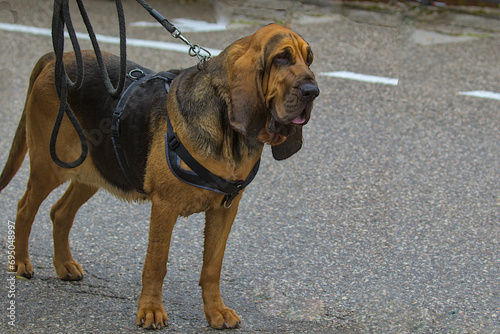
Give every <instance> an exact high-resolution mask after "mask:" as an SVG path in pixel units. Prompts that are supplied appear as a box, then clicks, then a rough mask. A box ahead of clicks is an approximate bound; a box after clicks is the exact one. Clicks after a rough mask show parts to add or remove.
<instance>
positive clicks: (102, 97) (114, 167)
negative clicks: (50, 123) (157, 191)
mask: <svg viewBox="0 0 500 334" xmlns="http://www.w3.org/2000/svg"><path fill="white" fill-rule="evenodd" d="M105 61H106V66H107V68H108V72H109V74H110V78H111V81H112V82H116V81H117V80H118V71H119V65H118V64H119V62H118V57H116V56H109V57H106V58H105ZM134 68H140V69H142V70H143V71H144V72H145V73H152V71H151V70H149V69H146V68H144V67H142V66H139V65H137V64H135V63H133V62H128V63H127V71H130V70H132V69H134ZM67 72H68V74H69V75H70V76H71V75H72V74H73V72H74V66H67ZM131 83H132V80H130V79H128V78H127V80H126V86H128V85H130V84H131ZM166 97H167V94H166V91H165V82H164V81H163V80H160V79H158V80H152V81H149V82H147V83H146V84H145V85H144V89H139V90H137V91H136V93H135V94H134V95H133V96H131V97H130V99H129V101H128V103H127V105H126V107H125V110H124V112H123V115H122V120H121V138H122V145H123V148H124V152H125V155H126V156H127V160H128V161H129V164H130V167H131V170H132V173H133V174H134V176H135V178H136V179H137V180H140V181H141V184H143V183H144V176H145V170H146V163H147V157H148V154H149V149H150V145H151V140H152V138H151V136H150V133H151V122H150V121H151V115H150V111H154V113H155V114H159V113H161V112H162V111H163V112H166ZM118 100H119V99H117V98H113V97H111V96H109V95H108V94H107V92H106V89H105V86H104V84H103V82H102V78H101V77H100V74H99V70H98V67H97V63H96V62H95V60H94V61H89V62H87V63H86V67H85V79H84V83H83V86H82V88H81V89H80V90H77V91H70V93H69V96H68V101H69V103H70V106H71V108H72V109H73V110H74V111H75V114H76V115H77V117H78V118H79V120H80V122H82V126H83V127H84V129H85V131H86V134H87V139H88V141H89V146H90V155H91V157H92V160H93V162H94V164H95V166H96V168H97V169H98V170H99V172H100V173H101V175H102V176H103V177H104V178H105V179H106V180H107V181H108V182H109V183H111V184H112V185H114V186H115V187H117V188H119V189H121V190H123V191H131V190H134V187H133V186H132V185H131V184H129V182H128V181H127V179H126V177H125V176H124V175H123V172H122V170H121V168H120V165H119V163H118V160H117V158H116V155H115V152H114V148H113V144H112V142H111V117H112V114H113V112H114V109H115V107H116V105H117V103H118ZM83 114H85V117H83Z"/></svg>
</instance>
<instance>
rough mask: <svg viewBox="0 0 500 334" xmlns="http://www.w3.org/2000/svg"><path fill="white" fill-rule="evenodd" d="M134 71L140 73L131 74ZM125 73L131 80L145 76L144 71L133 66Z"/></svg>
mask: <svg viewBox="0 0 500 334" xmlns="http://www.w3.org/2000/svg"><path fill="white" fill-rule="evenodd" d="M135 72H138V73H140V75H139V76H137V75H134V74H132V73H135ZM127 75H128V77H129V78H130V79H132V80H139V79H140V78H142V77H143V76H145V75H146V73H144V71H143V70H141V69H140V68H134V69H133V70H131V71H130V72H128V74H127Z"/></svg>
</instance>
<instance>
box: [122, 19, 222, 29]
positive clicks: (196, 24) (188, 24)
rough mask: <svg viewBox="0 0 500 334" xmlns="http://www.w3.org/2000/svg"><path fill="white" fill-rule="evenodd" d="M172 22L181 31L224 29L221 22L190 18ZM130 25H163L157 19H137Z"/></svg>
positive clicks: (160, 26) (159, 26)
mask: <svg viewBox="0 0 500 334" xmlns="http://www.w3.org/2000/svg"><path fill="white" fill-rule="evenodd" d="M171 21H172V23H173V24H174V25H175V26H176V27H177V28H178V29H179V30H180V31H182V32H200V31H203V32H208V31H225V30H226V25H225V24H222V23H210V22H206V21H200V20H190V19H183V18H177V19H173V20H171ZM130 26H131V27H158V28H162V29H163V26H162V25H161V24H160V23H158V22H157V21H154V22H153V21H137V22H132V23H131V24H130Z"/></svg>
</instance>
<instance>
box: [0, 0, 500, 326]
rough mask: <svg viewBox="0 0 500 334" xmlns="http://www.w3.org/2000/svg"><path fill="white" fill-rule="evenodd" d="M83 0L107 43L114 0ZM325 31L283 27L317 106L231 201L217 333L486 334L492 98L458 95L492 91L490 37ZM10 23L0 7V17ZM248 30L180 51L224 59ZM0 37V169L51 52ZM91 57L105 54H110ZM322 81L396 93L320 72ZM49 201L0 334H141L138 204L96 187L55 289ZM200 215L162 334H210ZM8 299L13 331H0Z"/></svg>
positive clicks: (14, 193)
mask: <svg viewBox="0 0 500 334" xmlns="http://www.w3.org/2000/svg"><path fill="white" fill-rule="evenodd" d="M84 2H85V3H86V4H88V10H89V13H90V16H91V20H92V22H93V23H94V26H95V29H96V31H98V32H100V33H103V34H107V35H114V36H117V28H116V27H117V26H116V20H114V16H115V14H114V13H113V5H112V3H111V2H107V1H97V0H93V1H91V0H89V1H84ZM10 3H11V6H12V8H13V9H14V10H16V12H17V13H18V21H17V23H18V24H23V25H30V26H37V27H43V28H50V20H51V6H52V1H48V0H44V1H34V0H31V1H28V0H20V1H18V0H16V2H15V3H14V2H13V1H10ZM151 3H152V4H153V5H154V6H155V7H157V9H159V10H160V12H162V13H165V14H166V15H168V16H169V17H186V18H193V19H205V20H213V12H211V10H210V7H208V6H205V5H200V4H198V5H179V4H177V5H174V4H172V3H170V2H160V1H151ZM125 9H126V16H127V22H129V23H130V22H134V21H139V20H150V18H149V15H148V14H147V13H145V12H144V11H143V10H142V9H141V8H140V7H138V5H137V4H135V2H134V1H126V2H125ZM327 18H330V19H329V20H325V21H322V22H321V23H307V24H306V23H304V24H294V25H293V27H292V28H293V29H294V30H295V31H297V32H299V33H300V34H301V35H302V36H303V37H304V38H305V39H306V40H307V41H309V43H310V44H311V46H312V49H313V51H314V54H315V61H314V64H313V66H312V68H313V70H314V71H315V72H316V74H317V79H318V83H319V86H320V89H321V95H320V96H319V97H318V99H317V102H316V104H315V108H314V111H313V117H312V120H311V122H310V123H309V125H308V126H307V129H305V144H304V147H303V149H302V150H301V151H300V152H299V153H298V154H297V155H295V156H294V157H293V158H291V159H290V160H287V161H284V162H277V161H274V160H273V159H272V157H271V154H270V150H269V149H266V150H265V152H264V157H263V161H262V165H261V169H260V172H259V174H258V176H257V178H256V180H255V181H254V182H253V183H252V184H251V185H250V186H249V188H248V189H247V190H246V191H245V196H244V197H243V200H242V203H241V205H240V211H239V214H238V217H237V219H236V222H235V224H234V227H233V231H232V233H231V235H230V239H229V243H228V246H227V250H226V255H225V261H224V268H223V272H222V283H221V284H222V293H223V297H225V302H226V304H227V305H228V306H229V307H232V308H234V309H235V310H236V311H237V312H238V314H239V315H240V316H241V318H242V319H243V324H242V326H241V328H240V329H237V330H232V331H231V332H235V333H256V332H262V333H368V332H370V333H500V250H499V246H500V245H499V243H500V101H498V100H492V99H481V98H477V97H470V96H463V95H459V94H458V93H459V92H463V91H473V90H486V91H492V92H497V93H499V92H500V53H499V52H498V45H499V42H500V38H499V36H498V35H497V34H489V33H486V34H484V33H481V34H468V35H462V37H464V36H468V37H471V38H466V39H460V38H457V39H453V38H451V37H453V36H447V38H446V43H441V42H440V40H439V38H436V39H434V37H432V36H431V37H427V38H424V41H426V42H428V43H421V42H419V43H417V42H418V41H419V40H418V39H417V38H416V37H415V36H416V32H417V30H415V27H414V26H413V25H412V24H411V22H409V23H408V22H407V23H404V24H403V23H402V24H401V25H400V26H395V27H394V26H393V27H383V26H380V25H373V24H364V23H358V22H355V21H353V20H351V19H347V18H344V17H342V16H338V15H332V16H328V17H327ZM13 20H14V18H13V16H12V13H11V12H9V11H8V10H5V9H4V8H3V7H2V11H0V21H1V22H6V23H13ZM477 20H482V19H481V18H478V19H477ZM499 24H500V23H499ZM75 25H76V28H77V30H78V31H84V28H83V27H82V25H81V23H78V22H76V23H75ZM257 28H258V26H255V25H243V26H241V27H239V28H234V29H231V30H228V31H223V32H213V33H190V34H189V36H188V37H189V38H190V39H192V40H193V41H196V42H199V43H201V44H203V45H204V46H207V47H211V48H218V49H222V48H224V47H225V46H227V45H228V44H229V43H230V42H232V41H234V40H236V39H238V38H240V37H243V36H245V35H248V34H251V33H253V32H254V31H255V30H256V29H257ZM418 32H419V34H420V33H422V32H421V31H418ZM466 32H467V31H465V33H466ZM128 35H129V37H135V38H142V39H151V40H162V41H171V39H170V37H169V36H168V35H167V34H166V33H164V32H163V31H162V30H161V29H158V28H144V27H131V26H130V25H129V27H128ZM418 36H420V37H421V36H422V35H418ZM424 36H425V34H424ZM433 36H434V35H433ZM459 37H460V36H459ZM0 41H2V43H1V45H2V47H1V50H0V59H1V60H0V73H1V74H2V75H1V78H2V80H0V102H1V106H2V107H1V108H0V132H1V134H2V135H1V136H0V162H1V164H2V165H3V163H4V162H5V161H6V158H7V155H8V151H9V149H10V144H11V139H12V138H13V134H14V131H15V128H16V126H17V123H18V121H19V118H20V115H21V110H22V107H23V103H24V98H25V94H26V93H25V92H26V89H27V84H28V78H29V74H30V71H31V69H32V67H33V65H34V64H35V62H36V61H37V59H38V58H39V57H40V56H41V55H43V54H44V53H46V52H48V51H51V48H52V44H51V40H50V38H49V37H43V36H35V35H31V34H26V33H17V32H5V31H0ZM443 41H444V40H443ZM68 44H69V43H68ZM423 44H425V45H423ZM82 45H83V46H84V47H89V44H88V43H87V42H82ZM101 47H102V48H103V49H105V50H110V51H112V52H118V47H117V46H115V45H105V44H102V46H101ZM128 55H129V58H130V59H131V60H134V61H136V62H139V63H141V64H143V65H145V66H148V67H150V68H153V69H155V70H166V69H170V68H179V67H186V66H190V65H193V64H194V61H193V60H192V59H190V58H189V57H187V56H184V55H181V54H179V53H175V52H171V51H163V50H156V49H151V48H139V47H130V48H129V50H128ZM330 71H351V72H356V73H363V74H370V75H376V76H384V77H391V78H398V79H399V83H398V85H397V86H391V85H383V84H374V83H367V82H359V81H352V80H346V79H338V78H331V77H325V76H320V75H319V73H321V72H330ZM28 173H29V164H28V161H25V163H24V165H23V167H22V168H21V170H20V172H19V173H18V175H17V176H16V177H15V178H14V180H13V181H12V182H11V184H10V185H9V186H8V187H7V188H6V189H5V190H4V191H2V193H1V195H0V221H1V225H0V240H1V245H0V247H1V252H2V254H4V255H2V256H1V257H0V258H1V261H3V262H4V263H5V264H6V262H7V255H6V253H7V241H8V231H9V227H8V226H9V221H13V220H14V219H15V214H16V206H17V201H18V200H19V199H20V198H21V197H22V194H23V193H24V190H25V186H26V180H27V177H28ZM63 191H64V187H61V188H60V189H57V190H56V191H54V192H53V194H51V196H50V197H49V198H48V199H47V200H46V201H45V202H44V204H43V205H42V206H41V208H40V211H39V214H38V215H37V217H36V220H35V224H34V225H33V230H32V234H31V244H30V253H31V259H32V262H33V264H34V266H35V272H36V273H35V277H34V278H33V279H31V280H25V279H17V280H16V281H15V288H14V291H15V297H13V298H10V297H9V290H10V286H11V285H10V284H9V283H8V281H7V279H8V278H9V277H11V276H12V275H11V274H8V273H6V272H5V271H3V270H2V273H1V274H0V280H1V281H2V283H1V284H0V287H1V289H0V305H1V307H0V310H1V313H2V315H1V316H0V332H9V333H50V334H53V333H69V332H73V333H137V332H142V330H141V329H137V328H136V327H135V312H136V307H137V302H138V298H139V293H140V289H141V271H142V265H143V261H144V257H145V253H146V246H147V234H148V220H149V213H150V208H149V206H148V205H146V204H131V203H124V202H122V201H120V200H117V199H115V198H114V197H112V196H111V195H109V194H107V193H105V192H104V191H100V192H99V193H98V194H97V195H95V196H94V197H93V198H92V199H91V200H90V201H89V202H88V203H87V204H85V206H83V207H82V208H81V210H80V211H79V213H78V215H77V217H76V220H75V224H74V227H73V229H72V232H71V236H70V240H71V245H72V251H73V255H74V256H75V259H76V260H77V261H79V262H80V264H82V266H83V268H84V270H85V272H86V277H85V278H84V280H82V281H80V282H62V281H59V280H58V279H57V278H56V275H55V270H54V269H53V266H52V253H53V246H52V227H51V225H52V224H51V222H50V218H49V214H48V212H49V210H50V206H51V205H52V204H53V203H54V202H55V201H56V200H57V198H58V197H59V196H61V195H62V193H63ZM203 218H204V217H203V215H194V216H191V217H189V218H182V219H179V221H178V223H177V225H176V228H175V230H174V236H173V241H172V248H171V253H170V254H171V255H170V259H169V263H168V270H169V272H168V274H167V278H166V282H165V284H164V293H163V296H164V303H165V306H166V309H167V312H168V313H169V320H170V325H169V326H168V328H166V329H164V330H163V332H166V333H205V332H214V331H213V330H211V329H210V328H208V327H207V322H206V320H205V318H204V315H203V312H202V301H201V291H200V288H199V287H198V284H197V283H198V278H199V273H200V270H201V254H202V242H203ZM12 300H14V301H15V316H16V318H15V326H11V325H9V323H8V322H9V321H10V320H9V318H8V317H7V315H8V312H9V311H8V307H9V306H10V303H11V301H12Z"/></svg>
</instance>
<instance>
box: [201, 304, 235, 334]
mask: <svg viewBox="0 0 500 334" xmlns="http://www.w3.org/2000/svg"><path fill="white" fill-rule="evenodd" d="M205 316H206V318H207V320H208V322H209V323H210V326H211V327H212V328H215V329H224V328H238V327H240V324H241V318H240V317H239V316H238V315H237V314H236V312H234V311H233V310H231V309H230V308H227V307H225V308H222V309H217V308H209V309H205Z"/></svg>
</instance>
